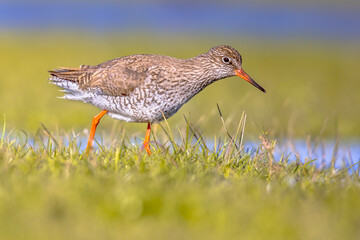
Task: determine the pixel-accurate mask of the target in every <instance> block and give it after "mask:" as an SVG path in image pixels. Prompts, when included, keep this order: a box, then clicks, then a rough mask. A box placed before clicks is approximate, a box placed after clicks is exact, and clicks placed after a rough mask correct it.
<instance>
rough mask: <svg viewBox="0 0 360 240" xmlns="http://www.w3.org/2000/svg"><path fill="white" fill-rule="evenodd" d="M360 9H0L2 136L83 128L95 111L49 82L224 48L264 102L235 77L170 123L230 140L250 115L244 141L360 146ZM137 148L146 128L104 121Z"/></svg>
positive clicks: (49, 5)
mask: <svg viewBox="0 0 360 240" xmlns="http://www.w3.org/2000/svg"><path fill="white" fill-rule="evenodd" d="M359 26H360V2H359V1H356V0H354V1H352V0H345V1H325V0H323V1H310V0H305V1H296V3H289V2H288V1H285V0H283V1H282V0H278V1H265V0H263V1H251V2H250V1H249V2H238V1H231V0H227V1H172V2H171V1H131V3H129V2H117V1H81V0H78V1H76V0H72V1H57V2H50V1H43V2H42V1H16V0H15V1H7V2H6V1H5V2H4V1H2V2H1V3H0V113H1V120H0V123H2V122H3V116H4V117H5V119H6V122H7V128H8V129H15V130H19V129H22V130H25V131H27V132H35V131H36V130H37V129H39V127H40V124H41V123H43V124H44V125H45V126H47V127H48V128H49V129H65V130H71V129H75V130H76V131H81V130H83V129H84V128H89V126H90V123H91V120H92V117H93V116H94V115H96V114H97V113H98V112H99V109H97V108H96V107H93V106H91V105H87V104H84V103H81V102H75V101H69V100H62V99H59V98H57V97H60V96H62V93H61V92H59V91H58V90H59V89H58V88H57V87H56V86H53V85H50V84H49V83H48V77H49V74H48V73H47V71H48V70H51V69H54V68H58V67H65V66H66V67H78V66H79V65H82V64H91V65H96V64H98V63H101V62H103V61H106V60H109V59H113V58H117V57H121V56H124V55H130V54H136V53H150V54H162V55H170V56H174V57H178V58H189V57H193V56H196V55H198V54H201V53H204V52H206V51H208V50H209V48H211V47H213V46H215V45H220V44H228V45H231V46H233V47H234V48H236V49H237V50H238V51H239V52H240V53H241V54H242V56H243V67H244V69H245V71H246V72H247V73H248V74H249V75H250V76H252V77H253V78H254V79H255V80H256V81H257V82H258V83H259V84H260V85H261V86H263V87H264V88H265V89H266V90H267V93H266V94H264V93H262V92H260V91H259V90H258V89H256V88H254V87H253V86H251V85H250V84H248V83H246V82H245V81H243V80H242V79H240V78H238V77H233V78H229V79H226V80H222V81H218V82H216V83H214V84H212V85H211V86H209V87H207V88H206V89H205V90H204V91H202V92H201V93H200V94H198V95H197V96H195V97H194V98H193V99H192V100H191V101H190V102H188V103H187V104H185V105H184V106H183V108H182V109H181V110H180V111H179V112H178V113H177V114H176V115H175V116H174V117H172V118H171V119H170V120H169V123H170V125H171V126H173V127H179V128H185V127H186V122H185V120H184V117H183V116H184V115H185V116H186V117H187V119H188V120H189V121H190V122H191V123H192V124H193V125H194V126H195V127H196V128H198V129H199V131H200V132H201V133H202V134H204V135H211V134H214V133H215V134H218V133H220V132H221V131H223V126H222V124H221V120H220V117H219V114H218V112H217V107H216V103H218V104H219V106H220V108H221V109H222V113H223V115H224V118H225V119H226V123H227V125H228V127H229V129H230V131H232V130H234V129H236V128H237V125H238V123H239V120H240V117H241V114H242V112H243V111H245V112H246V113H247V126H246V131H247V132H246V137H248V138H257V136H258V135H259V133H262V132H267V133H268V134H269V135H270V136H271V137H278V138H281V137H284V138H288V137H295V138H305V137H307V136H314V137H318V136H321V137H324V138H333V137H334V136H335V135H337V134H338V135H341V136H343V137H345V138H349V139H353V138H358V137H359V136H360V124H359V120H360V107H359V104H360V94H359V93H358V91H359V88H360V70H359V69H360V67H359V63H360V27H359ZM114 126H121V127H123V128H125V129H126V131H127V133H129V134H137V133H138V131H141V134H140V136H142V134H143V132H144V129H145V127H146V126H145V124H128V123H124V122H120V121H117V120H113V119H111V118H109V117H105V118H103V120H102V123H101V125H100V128H101V129H102V130H106V129H110V128H113V127H114Z"/></svg>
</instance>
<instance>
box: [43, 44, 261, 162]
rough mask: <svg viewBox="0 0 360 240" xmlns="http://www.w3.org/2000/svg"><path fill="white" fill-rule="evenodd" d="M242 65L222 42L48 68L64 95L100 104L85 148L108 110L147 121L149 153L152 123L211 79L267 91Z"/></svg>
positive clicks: (114, 115)
mask: <svg viewBox="0 0 360 240" xmlns="http://www.w3.org/2000/svg"><path fill="white" fill-rule="evenodd" d="M241 64H242V58H241V55H240V54H239V52H238V51H236V50H235V49H234V48H232V47H230V46H226V45H221V46H216V47H213V48H211V49H210V50H209V51H208V52H207V53H204V54H201V55H198V56H196V57H193V58H189V59H178V58H174V57H169V56H161V55H151V54H136V55H131V56H125V57H120V58H116V59H113V60H110V61H107V62H104V63H100V64H99V65H96V66H90V65H81V66H80V67H79V68H59V69H55V70H53V71H49V73H50V74H51V77H50V82H51V83H53V84H55V85H57V86H59V87H61V88H63V89H64V90H63V91H64V92H65V93H66V94H65V96H63V98H65V99H71V100H78V101H83V102H85V103H90V104H92V105H95V106H97V107H98V108H100V109H102V111H101V112H100V113H99V114H98V115H96V116H95V117H94V118H93V120H92V125H91V130H90V136H89V139H88V143H87V148H86V149H87V151H90V150H91V148H92V143H93V140H94V136H95V131H96V127H97V125H98V124H99V122H100V119H101V118H102V117H103V116H104V115H105V114H108V115H109V116H110V117H112V118H115V119H120V120H123V121H126V122H138V123H147V130H146V134H145V139H144V148H145V150H146V151H147V153H148V154H149V155H151V150H150V144H149V141H150V131H151V124H152V123H155V122H160V121H162V120H164V117H165V118H169V117H171V116H172V115H174V114H175V113H176V112H177V111H178V110H179V109H180V108H181V106H182V105H184V104H185V103H186V102H188V101H189V100H190V99H191V98H192V97H193V96H195V95H196V94H197V93H199V92H200V91H201V90H203V89H204V88H205V87H206V86H208V85H210V84H211V83H213V82H215V81H217V80H220V79H223V78H226V77H231V76H235V75H237V76H239V77H241V78H243V79H244V80H246V81H248V82H249V83H251V84H252V85H254V86H255V87H257V88H258V89H260V90H261V91H263V92H265V89H263V88H262V87H261V86H260V85H259V84H257V83H256V82H255V81H254V80H253V79H252V78H251V77H250V76H249V75H248V74H247V73H246V72H245V71H244V70H243V69H242V66H241Z"/></svg>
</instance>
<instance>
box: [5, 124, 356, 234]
mask: <svg viewBox="0 0 360 240" xmlns="http://www.w3.org/2000/svg"><path fill="white" fill-rule="evenodd" d="M244 124H245V117H243V118H242V119H241V121H240V124H239V131H238V132H237V133H234V134H233V133H229V132H227V134H229V135H230V137H229V136H228V135H224V136H223V139H228V140H223V141H221V142H218V143H217V145H216V146H215V147H214V148H213V149H211V148H210V147H207V146H206V143H205V142H202V140H201V139H202V138H203V137H204V136H201V135H199V134H198V133H197V131H196V130H195V129H194V128H193V127H192V126H191V124H189V125H187V128H186V129H184V130H183V131H182V134H181V135H182V136H183V137H182V139H181V141H180V142H178V143H176V141H174V139H173V138H172V137H171V136H172V133H171V132H172V131H173V128H172V127H170V126H169V125H167V124H166V123H165V124H162V125H161V126H162V127H158V128H155V129H154V132H153V138H152V140H153V142H152V146H153V155H152V156H148V155H147V154H146V153H145V151H142V150H141V149H140V148H139V146H138V145H137V144H132V143H130V142H129V140H127V138H126V134H125V135H124V134H123V136H124V137H123V138H120V139H118V138H116V137H114V139H111V137H110V138H104V139H102V140H101V141H100V143H99V144H100V145H99V147H98V149H97V150H96V152H92V153H91V154H90V155H86V154H84V153H83V152H82V150H81V148H83V147H84V146H80V145H81V143H85V142H86V141H84V140H83V139H84V137H85V134H84V133H70V132H63V131H60V132H58V133H56V132H52V131H50V130H48V129H47V128H45V127H44V128H42V129H41V130H39V131H38V132H37V134H36V135H35V136H28V138H27V139H28V140H26V139H25V138H24V137H21V135H20V133H16V132H13V133H10V134H6V133H5V131H4V132H3V134H2V137H1V143H0V232H1V235H2V238H3V239H50V238H51V239H239V238H240V239H327V240H329V239H358V237H359V236H360V230H359V228H358V226H359V224H360V217H359V216H360V206H359V204H358V202H359V199H360V191H359V190H360V189H359V183H360V181H359V179H360V178H359V175H358V173H352V174H350V173H349V171H347V170H346V169H343V170H335V169H333V168H331V167H327V168H322V169H320V168H317V167H315V165H313V164H312V163H307V164H297V163H295V162H289V161H288V159H287V158H286V157H284V158H283V159H282V161H280V162H277V161H274V158H273V151H274V147H275V144H276V142H274V141H272V140H271V139H267V138H266V136H263V141H262V143H261V144H260V145H259V146H258V147H257V148H256V149H253V150H252V151H244V148H243V145H242V131H243V127H242V126H244ZM4 129H5V126H4ZM114 131H115V132H112V133H110V134H109V135H110V136H111V135H121V133H119V132H117V131H118V130H114ZM4 133H5V134H4ZM64 136H66V137H64ZM97 139H101V138H99V136H98V137H97ZM116 139H118V141H115V140H116ZM230 139H232V140H230ZM155 140H156V142H155ZM102 141H104V144H102V143H101V142H102ZM140 146H141V145H140Z"/></svg>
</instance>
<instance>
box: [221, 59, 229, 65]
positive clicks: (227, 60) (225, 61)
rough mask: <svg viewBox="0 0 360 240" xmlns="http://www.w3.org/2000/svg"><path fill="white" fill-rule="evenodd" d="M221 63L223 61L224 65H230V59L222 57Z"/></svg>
mask: <svg viewBox="0 0 360 240" xmlns="http://www.w3.org/2000/svg"><path fill="white" fill-rule="evenodd" d="M222 61H223V62H224V63H226V64H229V63H230V58H228V57H223V58H222Z"/></svg>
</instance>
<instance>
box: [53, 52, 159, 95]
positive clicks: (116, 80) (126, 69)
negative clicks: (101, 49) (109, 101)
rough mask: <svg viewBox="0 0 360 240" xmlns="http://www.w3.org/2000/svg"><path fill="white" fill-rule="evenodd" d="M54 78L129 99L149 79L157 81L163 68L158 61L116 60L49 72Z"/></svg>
mask: <svg viewBox="0 0 360 240" xmlns="http://www.w3.org/2000/svg"><path fill="white" fill-rule="evenodd" d="M49 72H50V74H51V75H52V76H55V77H57V78H60V79H63V80H68V81H72V82H76V83H77V84H78V85H79V88H80V89H82V90H96V91H99V92H100V93H101V94H105V95H112V96H127V95H129V94H130V93H131V92H132V91H134V89H135V88H137V87H138V86H140V85H141V84H142V83H143V82H144V81H145V79H149V80H150V81H151V80H154V79H156V78H157V76H158V73H159V72H160V69H158V68H157V67H156V62H154V61H151V60H150V59H148V58H146V57H137V56H136V55H133V56H129V57H123V58H118V59H113V60H110V61H107V62H104V63H101V64H99V65H96V66H89V65H82V66H81V67H80V68H60V69H57V70H54V71H49Z"/></svg>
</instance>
